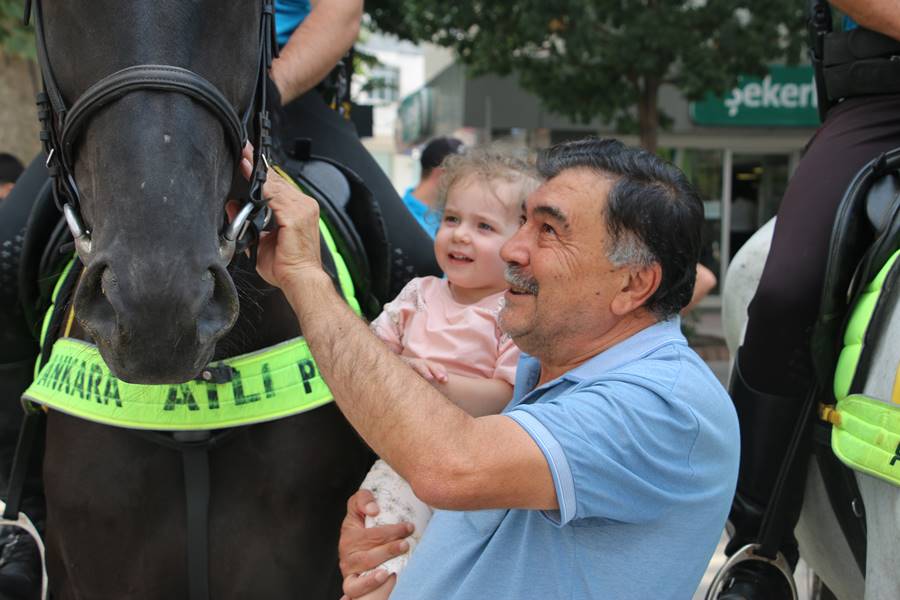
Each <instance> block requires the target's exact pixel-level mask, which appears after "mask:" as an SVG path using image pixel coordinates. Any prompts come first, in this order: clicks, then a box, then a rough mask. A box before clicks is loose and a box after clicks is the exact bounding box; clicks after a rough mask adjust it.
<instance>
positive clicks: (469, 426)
mask: <svg viewBox="0 0 900 600" xmlns="http://www.w3.org/2000/svg"><path fill="white" fill-rule="evenodd" d="M285 294H286V295H287V297H288V300H289V301H290V303H291V306H292V307H293V308H294V311H295V312H296V313H297V316H298V318H299V320H300V325H301V327H302V329H303V335H304V336H305V337H306V340H307V342H308V343H309V346H310V349H311V351H312V353H313V356H315V358H316V364H317V365H318V366H319V370H320V371H321V372H322V376H323V377H324V379H325V381H326V383H327V384H328V387H329V388H330V389H331V392H332V393H333V394H334V397H335V401H336V402H337V404H338V407H340V409H341V411H342V412H343V413H344V415H345V416H346V417H347V419H348V420H349V421H350V424H351V425H353V427H354V428H355V429H356V430H357V431H358V432H359V433H360V435H362V437H363V439H365V441H366V442H367V443H368V444H369V445H370V446H371V447H372V449H373V450H375V452H376V453H378V455H379V456H381V457H382V458H383V459H384V460H385V461H386V462H387V463H388V464H390V465H391V466H392V467H393V468H394V469H395V470H396V471H397V472H398V473H399V474H400V475H401V476H402V477H404V478H405V479H406V480H407V481H409V483H410V485H411V486H412V488H413V491H414V492H415V494H416V496H418V497H419V498H421V499H422V501H423V502H426V503H427V504H430V505H432V506H435V507H437V508H446V509H454V510H471V509H480V508H534V509H555V508H557V503H556V492H555V489H554V486H553V480H552V478H551V476H550V470H549V467H548V466H547V462H546V460H545V458H544V455H543V453H542V452H541V450H540V448H538V446H537V444H535V442H534V441H533V440H532V438H531V436H529V435H528V434H527V433H526V432H525V431H524V430H523V429H522V428H521V427H520V426H519V425H518V424H516V423H515V422H514V421H513V420H511V419H509V418H507V417H504V416H498V415H495V416H486V417H480V418H473V417H471V416H470V415H468V414H467V413H466V412H465V411H464V410H462V409H460V408H459V407H457V406H456V405H454V404H453V403H452V402H450V401H449V400H448V399H447V398H445V397H444V396H443V395H442V394H441V393H440V392H438V391H437V390H436V389H434V388H433V387H432V386H431V385H429V384H428V383H427V382H426V381H425V380H424V379H422V378H421V377H419V376H418V375H417V374H416V373H414V372H413V371H412V369H410V368H409V367H407V366H406V365H405V364H404V363H403V361H402V360H400V359H399V358H398V357H397V356H396V355H394V354H393V353H392V352H391V351H390V350H388V349H387V348H385V347H384V345H383V344H382V343H381V341H380V340H378V339H377V338H376V337H375V336H374V335H372V334H371V332H370V331H369V329H368V327H366V325H365V324H364V323H363V322H362V321H361V320H360V319H359V318H358V317H357V316H356V315H355V314H354V313H353V312H352V311H351V310H350V309H349V308H348V307H347V306H346V304H345V303H344V302H342V301H341V299H340V297H339V296H338V295H337V292H336V291H335V289H334V285H333V284H332V282H331V279H330V278H328V276H327V275H326V274H325V273H324V272H323V271H318V272H306V273H304V274H303V275H302V276H301V277H298V278H297V279H295V280H293V282H292V285H291V286H290V287H289V288H287V289H285Z"/></svg>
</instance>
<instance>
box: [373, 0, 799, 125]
mask: <svg viewBox="0 0 900 600" xmlns="http://www.w3.org/2000/svg"><path fill="white" fill-rule="evenodd" d="M366 8H367V11H368V13H369V15H370V17H371V19H372V22H373V24H374V26H375V27H377V28H379V29H381V30H382V31H385V32H388V33H394V34H396V35H398V36H400V37H401V38H404V39H408V40H411V41H414V42H419V41H429V42H432V43H435V44H438V45H441V46H445V47H448V48H452V49H453V50H455V52H456V54H457V55H458V57H459V58H460V60H461V61H462V62H464V63H465V64H466V65H468V66H469V67H470V70H471V72H472V74H474V75H478V74H486V73H496V74H501V75H504V74H509V73H515V74H516V75H518V77H519V81H520V83H521V85H522V86H523V87H524V88H525V89H527V90H529V91H531V92H533V93H534V94H536V95H537V96H538V97H539V98H541V100H542V101H543V103H544V104H545V105H546V107H547V108H549V109H550V110H552V111H554V112H557V113H560V114H563V115H566V116H568V117H569V118H571V119H573V120H577V121H582V122H588V121H590V120H591V119H593V118H594V117H597V116H600V117H603V118H604V119H606V120H609V121H616V122H618V123H619V124H620V125H622V126H623V127H626V128H629V129H631V128H633V127H635V126H636V124H637V122H638V120H637V119H636V113H635V111H634V107H635V106H636V105H638V104H639V103H640V102H641V100H642V99H645V101H646V102H653V101H655V97H656V96H655V91H654V90H658V89H659V86H660V85H661V84H666V83H668V84H672V85H674V86H676V87H677V88H678V89H680V90H681V92H682V93H683V94H685V95H686V96H687V97H688V98H689V99H692V100H693V99H699V98H700V97H702V96H703V94H705V93H706V92H708V91H713V92H718V93H723V92H725V91H726V90H728V89H729V88H730V87H732V86H733V85H734V84H735V83H736V81H737V76H738V75H739V74H742V73H743V74H761V73H763V72H764V70H765V66H766V64H768V63H770V62H776V61H786V62H788V63H792V62H796V61H797V60H798V59H799V57H800V51H801V49H802V47H803V43H804V16H803V3H802V2H794V1H791V0H753V1H752V2H750V0H743V1H741V0H681V1H678V0H642V1H640V0H505V1H503V2H497V1H494V0H470V1H467V2H446V1H445V0H368V1H367V2H366ZM652 118H653V119H654V121H655V126H658V125H659V123H660V120H665V119H666V116H665V115H663V114H660V115H658V116H654V117H652Z"/></svg>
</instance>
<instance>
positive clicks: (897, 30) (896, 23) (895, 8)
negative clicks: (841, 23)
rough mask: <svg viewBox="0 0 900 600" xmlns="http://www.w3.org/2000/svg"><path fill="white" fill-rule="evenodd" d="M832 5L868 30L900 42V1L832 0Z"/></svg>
mask: <svg viewBox="0 0 900 600" xmlns="http://www.w3.org/2000/svg"><path fill="white" fill-rule="evenodd" d="M830 3H831V4H832V5H834V6H835V7H837V8H839V9H840V10H841V12H844V13H846V14H847V15H849V16H850V18H851V19H853V20H854V21H856V22H857V23H859V24H860V25H862V26H863V27H865V28H866V29H871V30H872V31H877V32H879V33H883V34H884V35H888V36H890V37H892V38H894V39H895V40H900V0H831V2H830Z"/></svg>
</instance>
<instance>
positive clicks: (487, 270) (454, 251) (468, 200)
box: [434, 176, 521, 302]
mask: <svg viewBox="0 0 900 600" xmlns="http://www.w3.org/2000/svg"><path fill="white" fill-rule="evenodd" d="M519 185H520V184H518V183H510V182H507V181H502V180H501V181H491V182H488V181H484V180H482V179H481V178H478V177H471V176H470V177H466V178H464V179H462V180H460V181H459V182H458V183H456V184H455V185H454V186H453V187H452V188H450V190H449V191H448V193H447V204H446V206H445V207H444V213H443V216H442V218H441V226H440V229H438V232H437V235H436V236H435V239H434V252H435V256H436V257H437V262H438V265H440V267H441V269H442V270H443V271H444V274H445V275H446V276H447V280H448V281H449V282H450V284H451V288H452V289H453V292H454V295H455V296H456V297H457V300H461V301H464V302H477V301H478V300H480V299H481V298H484V297H486V296H489V295H490V294H495V293H497V292H500V291H502V290H505V289H506V288H507V287H508V286H507V284H506V280H505V279H504V277H503V273H504V271H505V269H506V263H504V262H503V260H502V259H501V258H500V247H501V246H502V245H503V244H504V243H505V242H506V240H508V239H509V238H510V237H512V235H513V234H514V233H515V232H516V230H517V229H518V228H519V214H520V212H521V209H520V207H519V206H517V200H516V198H517V194H518V191H519V189H520V187H519Z"/></svg>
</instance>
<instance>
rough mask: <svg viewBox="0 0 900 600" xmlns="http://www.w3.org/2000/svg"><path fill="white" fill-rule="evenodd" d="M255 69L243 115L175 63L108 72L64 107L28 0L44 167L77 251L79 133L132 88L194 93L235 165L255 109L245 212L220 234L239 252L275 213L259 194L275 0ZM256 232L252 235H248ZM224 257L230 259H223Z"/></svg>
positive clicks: (82, 236) (83, 235)
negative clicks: (76, 154)
mask: <svg viewBox="0 0 900 600" xmlns="http://www.w3.org/2000/svg"><path fill="white" fill-rule="evenodd" d="M261 2H262V10H261V15H260V29H259V46H258V47H259V51H258V55H257V58H258V62H257V64H258V69H259V70H258V72H257V79H256V85H255V86H254V88H253V95H252V96H251V99H250V103H249V104H248V106H247V109H246V110H245V112H244V114H243V115H242V116H240V117H239V116H238V114H237V111H235V109H234V107H233V106H232V105H231V103H230V102H229V101H228V100H227V99H226V98H225V96H224V95H223V94H222V93H221V92H220V91H219V89H218V88H216V86H215V85H213V84H212V83H210V82H209V81H207V80H206V79H204V78H203V77H201V76H200V75H198V74H196V73H194V72H193V71H190V70H189V69H185V68H182V67H176V66H171V65H155V64H153V65H148V64H144V65H134V66H130V67H126V68H124V69H121V70H119V71H116V72H115V73H113V74H111V75H108V76H106V77H104V78H103V79H101V80H100V81H98V82H96V83H95V84H93V85H92V86H91V87H89V88H88V89H87V90H86V91H85V92H84V93H83V94H82V95H81V96H80V97H79V98H78V99H77V100H76V101H75V103H74V104H73V106H72V107H71V109H70V108H67V106H66V102H65V99H64V98H63V96H62V93H61V92H60V90H59V86H58V85H57V84H56V78H55V77H54V76H53V69H52V68H51V66H50V60H49V58H48V53H47V43H46V37H45V35H44V24H43V14H42V11H41V1H40V0H33V2H32V0H27V2H26V5H25V14H24V21H25V23H26V24H27V22H28V20H29V18H30V14H31V10H32V8H33V9H34V16H35V19H34V21H35V23H34V26H35V37H36V46H37V55H38V64H39V66H40V69H41V76H42V79H43V83H44V91H43V92H41V93H40V94H38V118H39V119H40V121H41V125H42V130H41V142H42V143H43V146H44V152H45V153H46V154H47V168H48V170H49V173H50V177H51V178H52V179H53V182H54V183H53V194H54V200H55V202H56V205H57V206H58V207H59V209H60V210H61V211H63V212H64V213H65V214H66V220H67V221H68V222H69V227H70V229H71V231H72V234H73V237H75V241H76V248H77V249H79V254H82V258H84V256H85V255H84V253H85V252H86V253H89V252H90V239H91V236H90V232H89V231H87V229H86V228H85V227H84V224H83V222H82V219H81V215H80V210H79V209H80V206H79V204H80V198H79V191H78V186H77V184H76V182H75V177H74V173H73V171H72V167H71V165H72V162H73V153H74V148H75V144H76V142H77V140H78V137H79V135H80V133H81V132H82V131H83V130H84V129H85V127H87V124H88V122H89V121H90V119H91V118H92V117H93V116H95V115H96V113H97V112H99V111H100V110H101V109H102V108H104V107H105V106H108V105H109V104H111V103H113V102H115V101H116V100H119V99H121V98H122V97H123V96H125V95H126V94H129V93H131V92H135V91H144V90H151V91H161V92H175V93H180V94H184V95H186V96H189V97H191V98H193V99H195V100H197V101H198V102H200V103H201V104H202V105H203V106H204V107H205V108H206V109H207V110H209V111H210V112H211V113H212V114H213V115H214V116H215V117H216V118H217V119H218V120H219V122H220V123H221V124H222V126H223V129H224V131H225V135H226V137H228V142H229V145H230V147H231V149H232V151H233V153H234V159H235V165H237V164H238V163H239V161H240V159H241V151H242V149H243V146H244V144H245V143H246V141H247V133H248V129H249V123H250V118H251V117H252V116H253V115H256V118H257V122H256V123H255V125H256V131H257V137H256V139H255V140H254V142H255V144H254V160H253V173H252V174H251V178H250V193H249V198H248V199H247V200H248V204H249V205H250V208H249V209H248V210H242V211H241V212H240V214H241V219H242V220H241V221H240V222H233V223H231V224H229V225H227V226H226V227H225V229H224V230H223V232H222V233H221V234H220V241H221V243H222V244H224V245H222V246H221V248H222V249H223V250H222V251H223V252H224V255H223V258H227V259H228V260H230V259H231V257H232V256H233V255H234V252H235V250H238V251H240V250H242V249H243V248H245V247H246V246H247V245H248V244H249V243H252V242H253V241H254V240H253V239H251V238H255V237H256V236H257V235H258V230H260V229H261V228H262V227H263V226H265V224H266V223H267V222H268V218H269V216H270V214H271V213H270V212H269V211H268V210H267V207H266V199H265V198H264V197H263V194H262V186H263V183H265V181H266V170H267V168H268V163H267V160H266V155H267V154H268V152H269V147H270V145H271V136H270V134H269V130H270V128H271V122H270V119H269V115H268V112H267V110H266V80H267V75H266V74H267V72H268V68H269V67H271V65H272V60H273V58H274V57H276V56H278V44H277V40H276V32H275V6H274V0H261ZM248 231H250V232H251V235H250V236H246V235H245V233H247V232H248ZM226 262H227V261H226Z"/></svg>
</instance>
